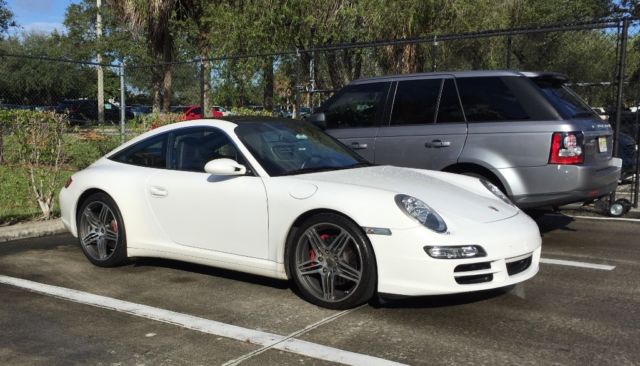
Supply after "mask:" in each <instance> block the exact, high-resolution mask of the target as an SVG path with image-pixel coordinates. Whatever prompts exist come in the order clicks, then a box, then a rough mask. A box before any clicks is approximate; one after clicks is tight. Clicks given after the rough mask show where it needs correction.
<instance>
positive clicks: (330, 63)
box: [326, 52, 342, 90]
mask: <svg viewBox="0 0 640 366" xmlns="http://www.w3.org/2000/svg"><path fill="white" fill-rule="evenodd" d="M326 60H327V69H328V70H329V79H330V80H331V88H332V89H333V90H338V89H340V88H342V81H341V80H340V79H341V78H340V73H339V72H338V60H337V58H336V55H335V52H327V53H326Z"/></svg>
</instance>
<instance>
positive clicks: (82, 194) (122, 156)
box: [60, 117, 541, 309]
mask: <svg viewBox="0 0 640 366" xmlns="http://www.w3.org/2000/svg"><path fill="white" fill-rule="evenodd" d="M60 207H61V211H62V220H63V221H64V224H65V226H66V227H67V228H68V229H69V231H71V233H72V234H73V235H74V236H76V237H78V238H79V242H80V245H81V248H82V250H83V251H84V253H85V255H86V256H87V258H88V259H89V260H90V261H91V262H92V263H94V264H95V265H98V266H103V267H111V266H117V265H120V264H122V263H124V262H126V260H127V258H129V257H162V258H170V259H176V260H181V261H187V262H194V263H200V264H205V265H211V266H216V267H222V268H227V269H231V270H237V271H242V272H249V273H253V274H258V275H263V276H269V277H274V278H280V279H291V280H293V282H294V283H295V286H296V287H297V288H298V289H299V292H300V294H301V296H303V297H304V298H305V299H306V300H308V301H310V302H312V303H314V304H317V305H320V306H324V307H328V308H334V309H344V308H350V307H354V306H356V305H359V304H361V303H363V302H365V301H367V300H368V299H370V298H371V297H372V296H373V295H374V293H375V292H376V291H377V292H378V293H380V294H395V295H409V296H416V295H435V294H450V293H459V292H467V291H477V290H485V289H491V288H497V287H503V286H508V285H512V284H515V283H518V282H522V281H524V280H527V279H529V278H531V277H533V276H534V275H535V274H536V273H537V271H538V267H539V260H540V243H541V239H540V233H539V230H538V227H537V225H536V224H535V222H534V221H533V220H531V219H530V218H529V217H528V216H527V215H526V214H524V213H523V212H522V211H520V210H519V209H518V208H516V207H515V206H514V205H513V204H512V203H511V202H510V201H509V199H508V198H507V197H506V196H505V195H503V194H502V193H501V192H500V190H498V189H497V188H496V187H495V186H494V185H492V184H491V183H489V182H487V181H483V180H479V179H476V178H472V177H467V176H462V175H456V174H449V173H442V172H435V171H428V170H418V169H406V168H398V167H393V166H372V165H371V164H369V163H367V162H366V161H364V160H363V159H362V158H360V157H359V156H358V155H357V154H355V153H354V152H352V151H350V150H349V149H348V148H346V147H345V146H344V145H342V144H341V143H339V142H337V141H336V140H335V139H333V138H332V137H329V136H328V135H326V134H325V133H324V132H322V131H320V130H319V129H317V128H316V127H314V126H312V125H310V124H308V123H305V122H299V121H292V120H277V119H265V118H260V117H253V118H235V119H234V118H231V119H229V120H228V121H223V120H197V121H189V122H182V123H176V124H173V125H170V126H165V127H162V128H158V129H156V130H153V131H150V132H147V133H145V134H143V135H141V136H139V137H137V138H135V139H133V140H132V141H130V142H128V143H126V144H124V145H122V146H120V147H119V148H117V149H116V150H114V151H112V152H111V153H109V154H107V155H106V156H105V157H103V158H101V159H99V160H98V161H96V162H95V163H93V164H92V165H91V166H90V167H88V168H87V169H84V170H82V171H80V172H78V173H76V174H74V175H73V176H72V177H71V178H70V179H69V181H68V182H67V184H66V185H65V187H64V188H63V189H62V191H61V192H60Z"/></svg>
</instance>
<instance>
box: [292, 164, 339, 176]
mask: <svg viewBox="0 0 640 366" xmlns="http://www.w3.org/2000/svg"><path fill="white" fill-rule="evenodd" d="M340 169H345V167H341V166H318V167H313V168H302V169H296V170H291V171H288V172H286V173H283V174H282V175H296V174H306V173H318V172H327V171H331V170H340Z"/></svg>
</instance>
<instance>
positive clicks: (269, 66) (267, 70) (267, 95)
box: [262, 57, 273, 111]
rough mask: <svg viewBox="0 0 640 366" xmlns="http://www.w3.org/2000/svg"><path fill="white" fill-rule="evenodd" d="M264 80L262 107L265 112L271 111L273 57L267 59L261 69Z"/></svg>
mask: <svg viewBox="0 0 640 366" xmlns="http://www.w3.org/2000/svg"><path fill="white" fill-rule="evenodd" d="M262 72H263V78H264V93H263V98H262V105H264V109H265V110H267V111H271V110H273V57H268V58H267V60H266V61H265V63H264V66H263V68H262Z"/></svg>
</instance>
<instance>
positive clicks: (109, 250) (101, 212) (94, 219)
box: [77, 193, 126, 267]
mask: <svg viewBox="0 0 640 366" xmlns="http://www.w3.org/2000/svg"><path fill="white" fill-rule="evenodd" d="M77 222H78V239H79V241H80V245H81V247H82V251H83V252H84V254H85V255H86V256H87V258H88V259H89V261H91V263H93V264H95V265H97V266H101V267H112V266H117V265H119V264H122V263H123V262H124V261H125V260H126V248H125V240H124V227H123V223H122V219H121V216H120V212H119V210H118V208H117V206H116V204H115V202H113V200H112V199H111V197H109V196H108V195H106V194H104V193H96V194H94V195H92V196H91V197H89V198H88V199H87V200H86V201H85V202H84V203H83V204H82V206H81V207H80V209H79V210H78V219H77Z"/></svg>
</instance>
